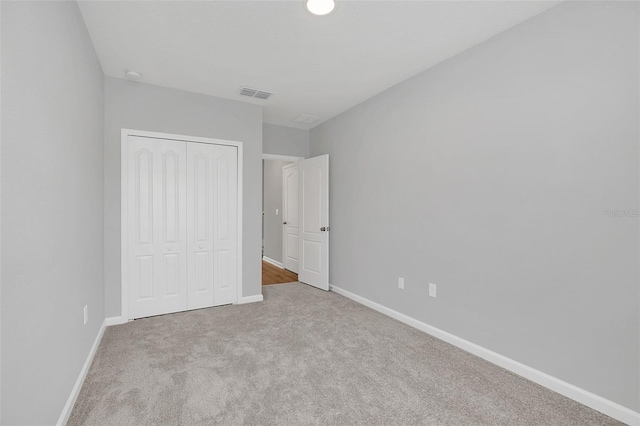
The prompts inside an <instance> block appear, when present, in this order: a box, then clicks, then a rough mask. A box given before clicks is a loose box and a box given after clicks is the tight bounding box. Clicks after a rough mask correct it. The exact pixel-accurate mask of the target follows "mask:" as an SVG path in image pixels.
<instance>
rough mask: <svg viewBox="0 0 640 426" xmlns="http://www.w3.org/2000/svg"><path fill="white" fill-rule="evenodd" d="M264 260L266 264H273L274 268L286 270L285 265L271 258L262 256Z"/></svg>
mask: <svg viewBox="0 0 640 426" xmlns="http://www.w3.org/2000/svg"><path fill="white" fill-rule="evenodd" d="M262 260H264V261H265V262H267V263H270V264H272V265H274V266H277V267H278V268H280V269H284V265H283V264H282V263H280V262H278V261H277V260H273V259H271V258H270V257H267V256H262Z"/></svg>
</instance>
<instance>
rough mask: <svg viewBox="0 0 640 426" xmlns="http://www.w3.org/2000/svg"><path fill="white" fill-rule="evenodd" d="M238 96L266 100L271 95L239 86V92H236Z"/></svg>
mask: <svg viewBox="0 0 640 426" xmlns="http://www.w3.org/2000/svg"><path fill="white" fill-rule="evenodd" d="M238 94H239V95H240V96H248V97H250V98H257V99H262V100H267V99H269V97H270V96H271V95H272V94H273V93H270V92H265V91H264V90H258V89H254V88H252V87H246V86H240V90H238Z"/></svg>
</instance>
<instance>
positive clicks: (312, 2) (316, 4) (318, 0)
mask: <svg viewBox="0 0 640 426" xmlns="http://www.w3.org/2000/svg"><path fill="white" fill-rule="evenodd" d="M305 3H306V6H307V10H308V11H309V12H311V13H313V14H314V15H320V16H322V15H327V14H329V13H331V12H332V11H333V9H334V8H335V7H336V3H335V1H334V0H306V1H305Z"/></svg>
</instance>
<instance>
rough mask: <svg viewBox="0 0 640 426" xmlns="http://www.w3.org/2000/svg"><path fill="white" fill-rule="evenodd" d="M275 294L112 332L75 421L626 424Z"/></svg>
mask: <svg viewBox="0 0 640 426" xmlns="http://www.w3.org/2000/svg"><path fill="white" fill-rule="evenodd" d="M263 292H264V296H265V301H264V302H262V303H254V304H249V305H236V306H223V307H218V308H210V309H201V310H198V311H191V312H184V313H178V314H172V315H164V316H159V317H154V318H148V319H142V320H137V321H134V322H130V323H128V324H124V325H119V326H114V327H109V328H108V329H107V330H106V332H105V335H104V338H103V340H102V343H101V344H100V347H99V348H98V352H97V354H96V357H95V359H94V361H93V365H92V366H91V369H90V371H89V374H88V376H87V379H86V381H85V383H84V386H83V387H82V391H81V392H80V396H79V397H78V401H77V402H76V405H75V407H74V409H73V412H72V414H71V418H70V421H69V424H70V425H79V424H87V425H147V424H172V425H178V424H180V425H198V424H207V425H212V424H221V425H234V424H248V425H276V424H277V425H306V424H326V425H352V424H366V425H413V424H421V425H461V424H491V425H498V424H499V425H507V424H521V425H569V424H572V425H592V424H598V425H600V424H602V425H605V424H606V425H610V424H618V423H617V422H615V421H614V420H613V419H611V418H609V417H607V416H605V415H603V414H600V413H598V412H596V411H594V410H591V409H589V408H587V407H585V406H582V405H580V404H578V403H576V402H574V401H572V400H569V399H567V398H565V397H563V396H561V395H559V394H557V393H554V392H552V391H550V390H547V389H545V388H542V387H540V386H538V385H536V384H534V383H532V382H529V381H527V380H526V379H523V378H521V377H519V376H516V375H514V374H512V373H510V372H508V371H506V370H503V369H501V368H499V367H496V366H495V365H493V364H490V363H488V362H486V361H484V360H482V359H480V358H477V357H475V356H473V355H471V354H468V353H466V352H464V351H462V350H459V349H457V348H455V347H453V346H451V345H449V344H447V343H445V342H442V341H440V340H437V339H435V338H432V337H430V336H428V335H426V334H424V333H422V332H420V331H417V330H415V329H413V328H411V327H408V326H405V325H404V324H401V323H399V322H397V321H395V320H393V319H390V318H388V317H386V316H384V315H382V314H379V313H377V312H375V311H373V310H370V309H368V308H366V307H364V306H361V305H359V304H357V303H355V302H352V301H351V300H349V299H346V298H344V297H342V296H338V295H336V294H334V293H326V292H323V291H321V290H316V289H314V288H311V287H308V286H306V285H304V284H299V283H294V284H280V285H272V286H267V287H264V288H263Z"/></svg>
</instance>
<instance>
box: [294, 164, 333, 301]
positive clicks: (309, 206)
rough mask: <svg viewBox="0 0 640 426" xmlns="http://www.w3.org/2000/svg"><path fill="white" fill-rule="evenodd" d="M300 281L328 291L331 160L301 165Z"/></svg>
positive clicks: (299, 165) (299, 167)
mask: <svg viewBox="0 0 640 426" xmlns="http://www.w3.org/2000/svg"><path fill="white" fill-rule="evenodd" d="M298 179H299V183H298V187H299V198H298V201H299V203H298V211H299V213H298V220H299V251H298V255H299V262H298V280H299V281H301V282H303V283H305V284H309V285H312V286H314V287H318V288H320V289H322V290H327V291H328V290H329V156H328V155H320V156H318V157H313V158H309V159H307V160H301V161H300V162H298Z"/></svg>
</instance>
